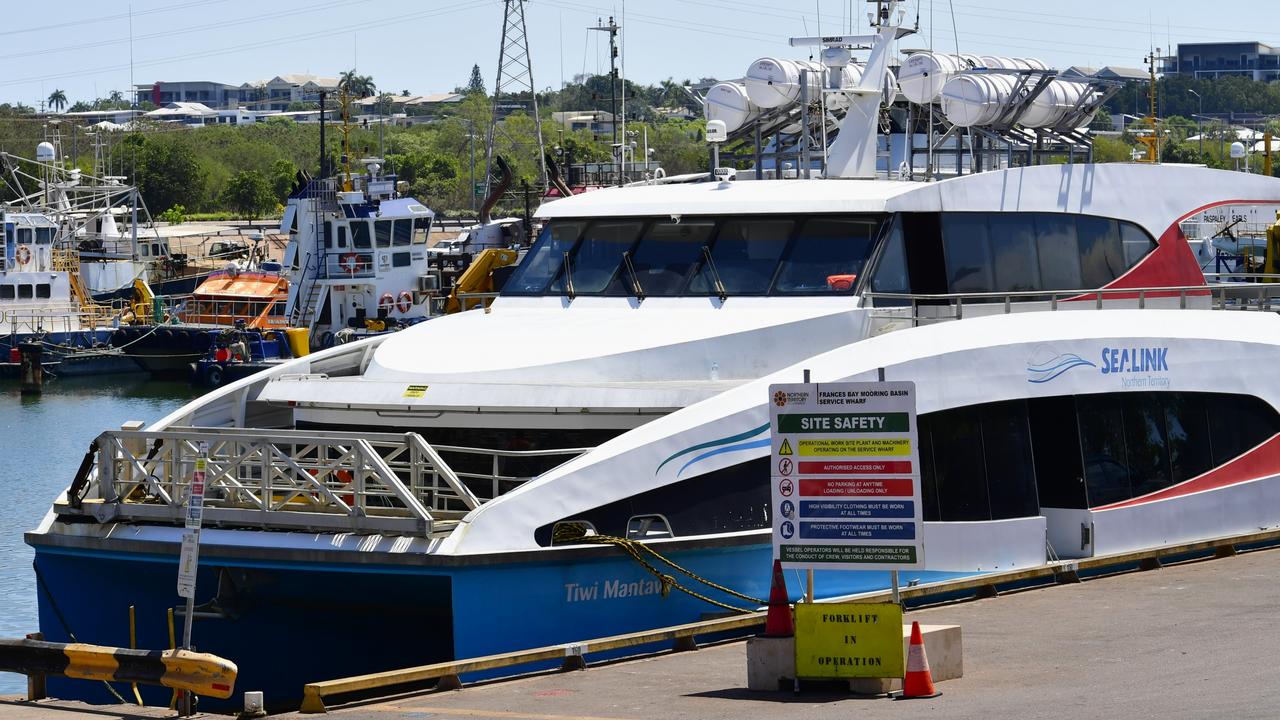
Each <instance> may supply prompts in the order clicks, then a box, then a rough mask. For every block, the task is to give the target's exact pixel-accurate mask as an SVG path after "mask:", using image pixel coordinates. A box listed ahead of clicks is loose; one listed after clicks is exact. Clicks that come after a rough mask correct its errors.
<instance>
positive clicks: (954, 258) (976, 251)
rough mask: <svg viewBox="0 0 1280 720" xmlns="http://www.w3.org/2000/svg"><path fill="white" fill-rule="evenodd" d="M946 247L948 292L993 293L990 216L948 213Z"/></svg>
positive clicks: (944, 225)
mask: <svg viewBox="0 0 1280 720" xmlns="http://www.w3.org/2000/svg"><path fill="white" fill-rule="evenodd" d="M942 245H943V252H944V253H945V257H946V263H947V290H948V292H953V293H964V292H990V291H991V289H992V288H993V287H995V283H994V282H993V280H992V277H991V264H992V263H991V247H990V245H989V244H988V243H987V216H986V215H985V214H983V213H945V214H944V215H943V216H942Z"/></svg>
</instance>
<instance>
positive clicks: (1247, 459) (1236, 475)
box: [1093, 433, 1280, 510]
mask: <svg viewBox="0 0 1280 720" xmlns="http://www.w3.org/2000/svg"><path fill="white" fill-rule="evenodd" d="M1272 475H1280V433H1276V434H1275V435H1272V436H1271V438H1270V439H1268V440H1266V441H1265V442H1263V443H1262V444H1261V445H1258V446H1257V447H1255V448H1253V449H1252V450H1249V451H1248V452H1246V453H1245V454H1243V455H1241V456H1240V457H1238V458H1235V459H1234V460H1231V461H1230V462H1227V463H1226V464H1224V465H1219V466H1218V467H1216V468H1214V469H1212V470H1210V471H1209V472H1206V473H1204V474H1203V475H1197V476H1196V477H1193V478H1191V479H1190V480H1184V481H1183V482H1180V483H1178V484H1177V485H1171V486H1169V487H1167V488H1165V489H1163V490H1157V491H1155V492H1153V493H1148V494H1146V495H1142V496H1140V497H1136V498H1133V499H1132V500H1125V501H1122V502H1118V503H1112V504H1110V505H1103V506H1102V507H1096V508H1093V509H1094V510H1114V509H1116V508H1122V507H1131V506H1133V505H1142V504H1145V503H1149V502H1155V501H1156V500H1167V499H1169V498H1174V497H1181V496H1183V495H1191V494H1192V493H1198V492H1203V491H1205V490H1216V489H1218V488H1224V487H1227V486H1229V485H1239V484H1240V483H1245V482H1249V481H1250V480H1257V479H1259V478H1264V477H1270V476H1272Z"/></svg>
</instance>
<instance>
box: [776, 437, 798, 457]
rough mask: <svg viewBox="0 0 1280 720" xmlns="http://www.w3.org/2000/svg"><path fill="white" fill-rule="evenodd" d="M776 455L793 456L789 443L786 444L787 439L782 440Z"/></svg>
mask: <svg viewBox="0 0 1280 720" xmlns="http://www.w3.org/2000/svg"><path fill="white" fill-rule="evenodd" d="M778 454H779V455H794V454H795V453H794V452H792V451H791V443H790V442H787V439H786V438H782V447H780V448H778Z"/></svg>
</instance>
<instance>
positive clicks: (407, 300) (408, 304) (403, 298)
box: [396, 290, 413, 313]
mask: <svg viewBox="0 0 1280 720" xmlns="http://www.w3.org/2000/svg"><path fill="white" fill-rule="evenodd" d="M412 307H413V296H412V295H410V294H409V291H408V290H401V291H400V297H398V298H396V309H397V310H399V311H400V312H402V313H407V312H409V308H412Z"/></svg>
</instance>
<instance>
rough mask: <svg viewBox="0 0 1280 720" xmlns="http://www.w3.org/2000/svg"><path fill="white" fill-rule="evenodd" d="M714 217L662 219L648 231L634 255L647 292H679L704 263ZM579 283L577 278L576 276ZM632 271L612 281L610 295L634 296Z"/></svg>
mask: <svg viewBox="0 0 1280 720" xmlns="http://www.w3.org/2000/svg"><path fill="white" fill-rule="evenodd" d="M714 229H715V221H714V220H682V221H680V222H675V221H672V220H662V221H657V222H653V223H651V224H650V225H649V228H648V229H647V230H645V233H644V236H643V237H641V238H640V242H639V244H637V245H636V248H635V250H634V252H633V253H632V255H631V265H632V267H633V268H635V273H636V278H635V279H636V280H637V281H638V282H639V283H640V289H641V290H642V291H643V292H644V293H645V295H654V296H664V295H665V296H671V295H679V294H680V291H681V290H683V289H684V284H685V279H686V278H688V277H689V272H690V271H691V270H692V269H693V268H694V267H695V266H696V265H697V264H698V263H699V262H700V260H701V258H702V248H703V247H704V246H706V245H707V241H708V239H709V238H710V237H711V231H712V230H714ZM574 280H575V282H576V281H577V278H576V276H575V278H574ZM634 291H635V289H634V288H633V287H632V281H631V277H630V274H629V273H628V272H627V271H626V269H625V267H624V268H623V270H622V271H621V272H619V273H618V274H617V275H616V276H615V277H614V279H613V282H612V283H610V284H609V292H608V294H610V295H631V294H633V293H634Z"/></svg>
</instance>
